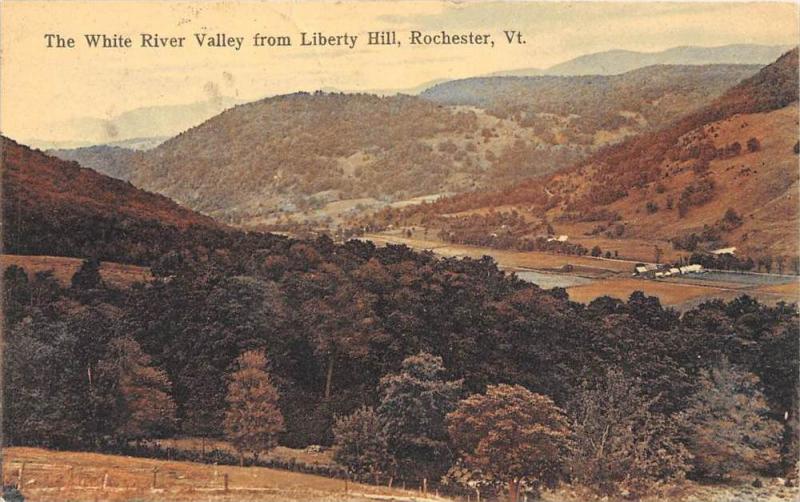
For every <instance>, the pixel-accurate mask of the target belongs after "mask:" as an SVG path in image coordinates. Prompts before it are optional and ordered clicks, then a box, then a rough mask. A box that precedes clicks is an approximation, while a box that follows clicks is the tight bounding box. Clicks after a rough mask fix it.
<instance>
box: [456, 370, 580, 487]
mask: <svg viewBox="0 0 800 502" xmlns="http://www.w3.org/2000/svg"><path fill="white" fill-rule="evenodd" d="M447 427H448V431H449V433H450V437H451V438H452V440H453V443H454V444H455V445H456V447H457V448H458V450H459V451H460V452H461V455H462V458H463V460H464V463H465V464H466V465H467V467H469V468H471V469H474V470H479V471H481V472H482V473H483V474H484V475H489V476H491V477H493V478H496V479H497V480H498V481H501V482H503V483H504V484H505V485H507V487H508V493H509V498H510V499H511V500H512V501H514V502H515V501H516V500H517V498H518V496H519V491H520V488H521V486H522V485H526V486H530V487H532V488H533V489H534V490H538V489H539V487H540V486H541V485H544V486H548V487H553V486H555V485H556V484H557V483H558V482H559V481H560V480H561V479H563V478H564V477H565V475H566V463H567V460H568V450H569V446H570V431H569V425H568V423H567V419H566V417H565V416H564V413H563V412H562V411H561V410H560V409H559V408H557V407H556V405H555V404H554V403H553V401H552V400H551V399H550V398H549V397H546V396H542V395H540V394H534V393H533V392H530V391H529V390H527V389H525V388H524V387H522V386H519V385H505V384H501V385H490V386H489V387H488V388H487V390H486V394H474V395H472V396H470V397H468V398H467V399H464V400H463V401H461V402H460V403H458V407H457V408H456V410H455V411H454V412H452V413H450V414H449V415H448V416H447Z"/></svg>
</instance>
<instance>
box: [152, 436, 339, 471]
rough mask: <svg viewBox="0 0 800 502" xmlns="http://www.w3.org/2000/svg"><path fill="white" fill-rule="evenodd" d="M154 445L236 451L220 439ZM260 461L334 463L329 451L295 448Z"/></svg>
mask: <svg viewBox="0 0 800 502" xmlns="http://www.w3.org/2000/svg"><path fill="white" fill-rule="evenodd" d="M153 442H155V443H156V444H158V445H159V446H160V447H162V448H174V449H176V450H182V451H192V452H201V451H203V445H204V444H205V451H206V452H210V451H211V450H219V451H224V452H226V453H230V454H231V455H234V454H236V450H235V449H234V448H233V446H231V444H230V443H228V442H227V441H223V440H220V439H206V440H205V441H203V440H202V439H200V438H193V437H187V438H174V439H159V440H153ZM259 458H260V459H263V460H269V459H274V460H279V461H282V462H291V461H295V462H303V463H306V464H318V465H334V464H335V462H334V461H333V455H332V453H331V451H330V450H329V449H327V450H324V451H318V452H316V451H309V450H304V449H302V450H301V449H296V448H286V447H285V446H278V447H277V448H274V449H272V450H270V451H269V452H266V453H262V454H260V455H259Z"/></svg>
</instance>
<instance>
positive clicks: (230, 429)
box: [224, 350, 284, 465]
mask: <svg viewBox="0 0 800 502" xmlns="http://www.w3.org/2000/svg"><path fill="white" fill-rule="evenodd" d="M235 364H236V370H235V371H234V372H233V373H232V374H231V375H230V379H229V383H228V395H227V397H226V398H225V400H226V401H227V403H228V410H227V412H226V413H225V421H224V428H225V436H226V437H227V438H228V440H229V441H230V442H231V443H232V444H233V447H234V448H236V451H237V452H239V462H240V464H242V465H244V454H245V453H246V452H251V453H252V454H253V456H254V457H255V458H256V460H258V455H259V453H261V452H262V451H269V450H271V449H272V448H274V447H275V446H277V441H276V438H275V436H276V434H278V433H279V432H283V431H284V423H283V415H282V414H281V411H280V409H279V408H278V399H279V396H278V391H277V390H276V389H275V386H273V385H272V379H271V378H270V375H269V373H268V372H267V358H266V356H265V355H264V352H263V351H261V350H250V351H247V352H244V353H242V354H241V355H240V356H239V357H238V358H237V359H236V363H235Z"/></svg>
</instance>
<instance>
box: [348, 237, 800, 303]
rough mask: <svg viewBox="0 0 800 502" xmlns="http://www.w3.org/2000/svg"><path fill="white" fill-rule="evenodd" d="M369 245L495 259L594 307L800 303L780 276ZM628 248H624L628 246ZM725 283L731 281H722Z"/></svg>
mask: <svg viewBox="0 0 800 502" xmlns="http://www.w3.org/2000/svg"><path fill="white" fill-rule="evenodd" d="M363 238H364V239H367V240H370V241H372V242H375V243H379V244H402V245H406V246H409V247H411V248H413V249H416V250H420V251H432V252H433V253H435V254H437V255H439V256H443V257H451V258H453V257H470V258H474V259H479V258H481V257H482V256H491V257H492V258H493V259H494V260H496V262H497V264H498V267H499V268H500V269H502V270H504V271H506V272H513V273H515V274H516V275H517V277H519V278H520V279H522V280H526V281H528V282H532V283H534V284H537V285H539V286H540V287H542V288H544V289H550V288H553V287H561V288H565V289H566V292H567V294H569V298H570V300H573V301H576V302H579V303H589V302H591V301H592V300H595V299H597V298H599V297H601V296H610V297H612V298H617V299H620V300H626V299H628V297H630V295H631V294H632V293H633V292H634V291H643V292H644V293H645V294H647V295H651V296H655V297H658V298H659V299H660V301H661V303H662V304H664V305H665V306H670V307H673V308H676V309H677V310H679V311H686V310H689V309H691V308H694V307H696V306H697V305H698V304H700V303H701V302H703V301H708V300H712V299H725V300H731V299H734V298H736V297H738V296H740V295H742V294H747V295H749V296H751V297H753V298H756V299H757V300H758V301H760V302H764V303H766V304H769V305H774V304H776V303H778V302H785V303H797V302H798V301H800V278H798V277H797V276H792V275H777V274H771V275H770V274H734V273H728V275H727V276H725V274H724V273H719V272H717V273H716V274H717V276H715V275H711V274H715V273H714V272H707V273H704V274H698V275H696V276H682V277H679V278H669V279H659V280H651V279H644V278H635V277H631V275H632V272H633V271H634V267H635V265H636V264H637V263H639V262H640V261H643V262H649V261H648V260H635V259H609V258H602V257H590V256H570V255H559V254H551V253H542V252H531V251H527V252H521V251H507V250H497V249H492V248H485V247H483V248H482V247H478V246H467V245H455V244H450V243H447V242H443V241H438V240H433V239H416V238H406V237H403V236H401V235H399V233H394V234H392V233H381V234H366V235H364V236H363ZM622 245H623V246H624V243H622ZM720 276H721V277H723V278H724V279H725V280H724V281H721V280H720V278H721V277H720Z"/></svg>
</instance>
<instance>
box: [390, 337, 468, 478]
mask: <svg viewBox="0 0 800 502" xmlns="http://www.w3.org/2000/svg"><path fill="white" fill-rule="evenodd" d="M380 385H381V394H382V398H381V402H380V406H379V407H378V414H379V415H380V417H381V420H382V421H383V423H384V431H385V433H386V436H387V438H388V441H389V452H390V454H391V455H392V457H393V458H394V460H395V462H396V463H397V466H398V468H399V471H400V474H401V475H402V476H404V477H411V479H422V478H428V479H430V480H435V479H438V478H439V477H441V476H442V474H444V473H445V472H447V469H448V468H449V466H450V463H451V462H452V458H451V452H450V447H449V443H448V437H447V430H446V427H445V416H446V415H447V414H448V413H450V412H451V411H452V410H453V409H455V405H456V402H457V401H458V398H459V397H460V395H461V386H462V382H461V381H460V380H457V381H446V380H445V368H444V366H443V364H442V358H441V357H436V356H433V355H431V354H427V353H424V352H423V353H420V354H417V355H415V356H410V357H407V358H406V359H404V360H403V364H402V368H401V370H400V373H397V374H393V375H387V376H385V377H383V378H382V379H381V382H380Z"/></svg>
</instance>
